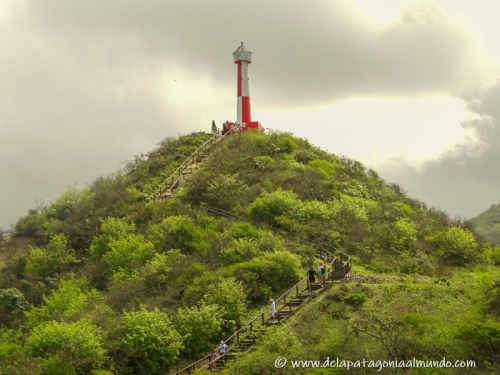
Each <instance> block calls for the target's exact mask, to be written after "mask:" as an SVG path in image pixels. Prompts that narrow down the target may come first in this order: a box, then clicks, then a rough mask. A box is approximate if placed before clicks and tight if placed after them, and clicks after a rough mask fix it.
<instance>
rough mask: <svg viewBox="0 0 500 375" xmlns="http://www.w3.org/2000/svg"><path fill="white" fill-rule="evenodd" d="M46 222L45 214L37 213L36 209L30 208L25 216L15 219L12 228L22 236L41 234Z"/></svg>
mask: <svg viewBox="0 0 500 375" xmlns="http://www.w3.org/2000/svg"><path fill="white" fill-rule="evenodd" d="M46 222H47V218H46V217H45V215H43V214H40V213H38V210H30V211H29V214H28V215H27V216H25V217H23V218H21V219H19V220H18V221H17V223H16V225H15V226H14V230H15V232H16V233H17V234H20V235H23V236H43V235H44V233H45V232H44V224H45V223H46Z"/></svg>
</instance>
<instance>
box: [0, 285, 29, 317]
mask: <svg viewBox="0 0 500 375" xmlns="http://www.w3.org/2000/svg"><path fill="white" fill-rule="evenodd" d="M0 306H3V307H4V308H5V309H6V310H7V311H9V312H12V311H16V310H18V311H23V310H26V309H27V308H28V303H27V302H26V299H25V298H24V294H23V293H21V292H20V291H19V290H17V289H16V288H11V289H4V290H3V291H2V293H0Z"/></svg>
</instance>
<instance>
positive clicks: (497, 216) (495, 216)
mask: <svg viewBox="0 0 500 375" xmlns="http://www.w3.org/2000/svg"><path fill="white" fill-rule="evenodd" d="M471 221H472V222H473V223H474V224H475V225H476V228H477V231H478V233H480V234H481V235H482V236H484V238H486V239H487V240H488V241H491V242H492V243H493V244H495V245H496V246H500V204H493V205H491V207H490V208H488V209H487V210H486V211H484V212H483V213H481V214H479V215H478V216H476V217H475V218H473V219H471Z"/></svg>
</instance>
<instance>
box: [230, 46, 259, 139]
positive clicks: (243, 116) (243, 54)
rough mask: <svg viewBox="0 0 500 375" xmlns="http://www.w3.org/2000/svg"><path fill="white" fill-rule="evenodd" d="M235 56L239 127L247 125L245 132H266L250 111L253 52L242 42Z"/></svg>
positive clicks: (234, 53)
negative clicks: (250, 67)
mask: <svg viewBox="0 0 500 375" xmlns="http://www.w3.org/2000/svg"><path fill="white" fill-rule="evenodd" d="M233 56H234V63H235V64H238V102H237V120H236V122H237V123H238V124H239V125H241V124H243V123H245V124H246V127H245V130H248V129H255V130H264V128H262V126H261V125H260V123H259V122H258V121H252V112H251V109H250V87H249V82H248V64H251V63H252V52H250V50H249V49H248V48H246V47H245V46H244V45H243V42H241V46H239V47H238V48H237V49H236V51H234V52H233Z"/></svg>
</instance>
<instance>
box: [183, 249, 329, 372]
mask: <svg viewBox="0 0 500 375" xmlns="http://www.w3.org/2000/svg"><path fill="white" fill-rule="evenodd" d="M323 250H324V251H326V252H328V253H329V254H330V255H331V256H332V257H333V260H332V261H331V263H330V264H329V266H328V268H327V269H331V267H332V265H333V263H334V262H335V260H336V259H337V257H336V256H335V255H333V254H332V253H330V252H329V251H328V250H326V249H323ZM332 273H333V271H328V272H326V273H325V276H326V275H330V274H332ZM308 278H309V276H306V277H304V278H303V279H301V280H300V281H299V282H298V283H297V284H295V285H294V286H292V287H291V288H290V289H289V290H288V291H286V292H285V293H283V294H282V295H281V296H280V297H279V298H278V299H276V300H275V301H274V302H275V304H276V306H277V303H278V301H280V300H281V299H282V298H283V297H284V296H285V295H286V294H289V293H291V292H292V291H293V290H294V289H297V287H298V286H299V285H300V284H302V283H303V282H304V281H305V280H307V279H308ZM268 308H269V307H268V306H266V307H264V308H262V309H261V310H260V311H259V313H258V314H257V315H255V316H254V317H253V318H252V319H250V320H249V321H247V323H245V325H243V326H242V327H240V329H238V330H237V331H236V332H234V333H233V334H232V335H231V336H229V337H228V338H227V339H225V340H224V343H225V344H226V345H227V343H228V342H229V341H231V340H232V339H234V338H235V337H238V334H239V333H241V332H243V330H245V329H246V328H247V327H248V326H249V325H250V324H251V323H253V322H255V321H256V320H258V321H259V322H261V320H263V319H262V318H263V314H264V313H265V311H266V310H267V309H268ZM261 325H265V323H262V324H261ZM256 328H257V327H256ZM217 349H218V347H217V348H215V349H214V350H217ZM222 357H224V356H223V355H221V356H220V357H217V359H220V358H222ZM206 358H207V356H205V357H203V358H201V359H199V360H198V361H196V362H193V363H191V364H190V365H189V366H186V367H185V368H183V369H182V370H179V371H178V372H177V374H178V375H180V374H182V373H183V372H185V371H190V370H191V369H194V368H196V365H197V364H199V363H200V362H202V361H203V360H205V359H206ZM209 365H210V363H208V364H205V365H203V366H202V367H199V369H203V368H204V367H207V366H209ZM193 366H194V367H193Z"/></svg>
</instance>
